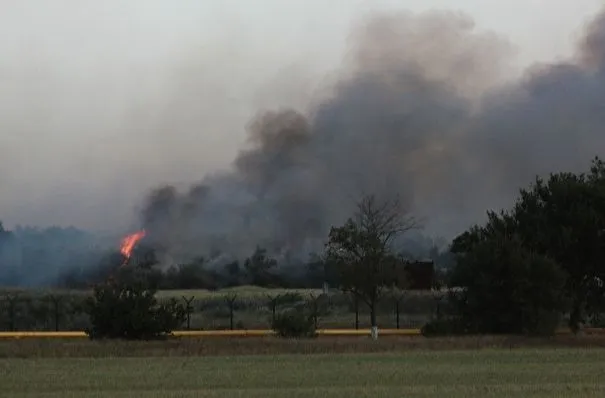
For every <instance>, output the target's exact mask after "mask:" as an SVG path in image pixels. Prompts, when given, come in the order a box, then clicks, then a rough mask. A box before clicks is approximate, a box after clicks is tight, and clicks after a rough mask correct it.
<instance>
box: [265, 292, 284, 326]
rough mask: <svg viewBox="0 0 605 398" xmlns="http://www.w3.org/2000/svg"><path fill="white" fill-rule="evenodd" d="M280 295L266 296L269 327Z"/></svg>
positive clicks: (273, 320)
mask: <svg viewBox="0 0 605 398" xmlns="http://www.w3.org/2000/svg"><path fill="white" fill-rule="evenodd" d="M280 297H281V295H279V294H278V295H277V296H271V295H269V294H267V298H268V299H269V303H268V304H269V309H270V310H271V327H273V324H274V323H275V312H276V310H277V302H278V300H279V298H280Z"/></svg>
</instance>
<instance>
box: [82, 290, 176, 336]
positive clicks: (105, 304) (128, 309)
mask: <svg viewBox="0 0 605 398" xmlns="http://www.w3.org/2000/svg"><path fill="white" fill-rule="evenodd" d="M155 293H156V292H155V290H154V289H150V288H148V287H146V286H145V285H144V284H143V283H141V282H129V283H125V282H117V281H110V282H108V283H106V284H102V285H97V286H95V289H94V295H93V297H91V298H89V299H88V300H87V302H86V312H87V313H88V315H89V316H90V322H91V325H92V326H91V328H90V329H89V330H87V331H86V333H87V334H88V335H89V337H90V338H92V339H98V338H110V339H128V340H150V339H157V338H160V337H163V336H165V335H166V334H168V333H170V332H171V331H172V330H174V329H175V328H178V327H179V326H180V325H181V324H182V323H183V322H184V321H185V319H186V310H185V308H184V307H183V305H181V304H178V303H177V300H176V299H171V300H168V301H166V302H164V303H162V304H159V303H158V302H157V300H156V298H155Z"/></svg>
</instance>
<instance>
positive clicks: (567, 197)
mask: <svg viewBox="0 0 605 398" xmlns="http://www.w3.org/2000/svg"><path fill="white" fill-rule="evenodd" d="M512 241H514V242H515V243H514V245H515V246H517V248H513V247H512V245H513V244H512V243H511V242H512ZM503 247H504V248H506V250H504V251H503V250H498V249H502V248H503ZM451 250H452V252H453V253H455V254H456V255H457V257H458V259H457V260H458V265H457V267H456V268H459V269H458V271H457V272H458V279H457V281H455V282H454V283H457V284H458V285H459V286H464V287H467V286H469V285H470V286H473V285H475V286H474V288H477V286H476V285H477V284H479V283H484V284H485V286H484V287H483V288H481V291H482V292H484V294H485V295H486V297H484V296H477V297H476V298H475V299H476V300H483V299H488V301H489V297H492V298H493V297H495V292H493V291H492V290H491V289H492V288H497V289H499V291H500V292H501V293H502V294H505V297H503V300H502V303H507V302H508V301H510V300H512V298H511V297H510V292H511V290H509V291H508V292H505V291H503V289H505V288H504V287H503V286H502V285H503V284H508V285H510V284H512V283H513V280H506V281H504V282H497V280H496V277H495V275H494V277H493V278H491V279H490V278H488V277H486V276H485V275H484V274H485V272H487V271H485V272H483V274H481V275H483V279H478V280H476V279H475V278H476V277H475V276H473V277H472V278H471V274H472V271H470V269H476V271H477V272H479V271H480V270H479V268H480V267H479V265H478V264H476V265H474V266H473V265H472V264H473V263H477V262H480V261H481V262H483V263H485V264H489V263H490V262H492V261H495V262H496V263H497V264H498V265H493V266H489V267H488V268H489V269H491V270H493V272H494V273H496V272H498V270H500V271H501V272H504V271H505V270H506V272H508V274H505V276H503V277H506V278H516V279H517V281H516V283H522V287H518V288H516V289H518V290H519V289H522V294H525V295H528V296H529V295H530V292H529V291H530V290H532V288H533V290H536V291H541V292H542V293H541V294H545V295H546V298H545V299H544V300H545V301H549V300H550V304H548V303H546V302H542V305H544V306H545V308H543V309H545V310H547V313H546V314H541V315H540V316H543V317H545V318H546V319H548V318H550V317H551V316H552V313H551V311H552V310H554V309H555V308H559V303H555V301H556V300H554V297H553V296H554V295H555V294H557V293H556V292H557V291H558V284H559V281H560V278H562V279H563V292H562V293H560V294H561V296H564V297H565V298H566V299H567V300H568V302H569V305H570V307H569V311H570V317H569V325H570V327H571V328H572V329H574V330H577V328H578V327H579V325H580V324H581V323H583V322H584V321H586V320H587V318H589V317H593V318H594V317H596V316H597V315H598V314H599V313H601V312H603V305H604V304H605V303H604V301H605V300H603V297H604V293H605V288H604V286H603V282H602V281H604V280H605V263H603V261H602V259H603V258H605V165H604V163H603V162H602V161H601V160H600V159H599V158H595V159H594V160H593V162H592V167H591V169H590V172H589V173H580V174H572V173H558V174H551V175H550V176H549V178H548V179H547V180H544V179H542V178H536V181H535V182H534V184H532V185H531V186H530V188H529V189H523V190H521V192H520V197H519V199H518V200H517V202H516V203H515V205H514V207H513V208H512V209H511V210H510V211H508V212H504V211H503V212H501V213H500V214H496V213H493V212H490V213H488V221H487V223H486V224H485V225H484V226H483V227H478V226H475V227H473V228H471V229H470V230H468V231H466V232H465V233H464V234H462V235H460V236H459V237H457V238H456V239H455V240H454V242H453V244H452V248H451ZM490 252H491V253H492V254H490ZM496 253H498V255H496ZM512 261H515V262H520V263H521V264H518V265H516V267H517V268H514V267H513V265H512V264H510V262H512ZM505 264H509V265H508V266H505ZM557 267H558V268H560V269H561V270H562V271H563V274H561V273H560V272H558V271H557V270H556V268H557ZM534 270H535V271H534ZM490 272H492V271H490ZM540 273H542V277H540V276H539V275H538V274H540ZM461 275H467V277H466V278H464V277H463V276H461ZM561 275H563V276H562V277H561ZM503 277H501V279H502V278H503ZM473 280H476V282H473ZM529 285H531V287H530V286H529ZM507 288H508V289H512V287H510V286H508V287H507ZM516 294H521V293H519V292H517V293H516ZM535 295H537V293H536V294H535ZM506 297H508V299H506ZM526 299H527V300H534V298H531V297H526ZM536 300H537V299H536ZM518 304H519V305H521V304H520V303H518ZM502 305H504V304H502ZM523 305H525V304H523ZM471 308H473V307H472V306H471ZM559 310H561V309H560V308H559ZM532 311H533V313H534V316H537V315H536V313H538V312H539V311H538V309H534V310H532ZM523 313H524V314H525V315H524V316H529V313H528V312H527V311H524V312H523ZM483 315H484V316H487V314H483ZM519 316H520V315H517V317H519ZM500 321H503V320H502V319H501V320H500ZM509 321H510V322H513V319H509ZM514 321H515V322H517V320H514ZM552 322H554V320H552ZM527 323H528V322H525V321H524V322H523V324H524V325H526V326H529V325H527ZM494 326H495V325H494ZM536 327H537V326H536V325H534V326H533V327H531V328H533V329H535V328H536ZM511 328H512V329H518V328H516V327H506V328H504V327H503V326H502V325H500V326H499V327H498V328H497V329H511ZM547 329H548V328H547Z"/></svg>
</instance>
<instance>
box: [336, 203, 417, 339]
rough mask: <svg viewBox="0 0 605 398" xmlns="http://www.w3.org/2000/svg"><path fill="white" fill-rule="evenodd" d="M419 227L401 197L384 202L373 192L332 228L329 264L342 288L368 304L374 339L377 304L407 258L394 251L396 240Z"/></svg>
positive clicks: (376, 334) (393, 282) (394, 282)
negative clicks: (407, 213) (400, 200)
mask: <svg viewBox="0 0 605 398" xmlns="http://www.w3.org/2000/svg"><path fill="white" fill-rule="evenodd" d="M416 227H417V223H416V221H415V219H414V218H413V217H409V216H406V215H405V213H404V211H403V210H402V208H401V205H400V203H399V201H398V200H387V201H383V202H380V201H378V200H377V199H376V197H375V196H373V195H369V196H364V197H363V198H362V199H361V200H360V201H359V202H358V204H357V211H356V213H355V215H354V217H353V218H349V219H348V220H347V221H346V223H345V224H344V225H343V226H341V227H332V228H331V229H330V234H329V240H328V243H327V244H326V255H325V257H326V265H327V266H328V267H329V268H330V269H331V272H333V273H334V275H335V276H336V279H337V281H338V283H339V284H340V287H341V289H342V290H344V291H345V292H350V293H352V294H353V295H355V296H356V297H357V298H358V299H359V300H361V301H363V302H364V303H366V304H367V305H368V307H369V309H370V322H371V326H372V338H374V339H376V338H377V337H378V325H377V323H376V304H377V302H378V300H379V299H380V297H381V295H382V294H383V292H384V291H385V289H387V288H389V287H392V286H393V285H395V284H396V282H397V277H396V273H397V267H398V266H400V265H401V264H402V261H403V260H402V259H401V258H399V257H398V256H397V255H396V254H395V252H394V251H393V247H392V244H393V241H394V239H395V238H397V237H398V236H400V235H401V234H403V233H405V232H406V231H409V230H411V229H413V228H416Z"/></svg>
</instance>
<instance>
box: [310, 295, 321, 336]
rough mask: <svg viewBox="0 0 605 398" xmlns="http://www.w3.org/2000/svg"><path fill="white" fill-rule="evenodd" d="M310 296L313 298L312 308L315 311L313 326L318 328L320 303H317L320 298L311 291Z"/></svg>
mask: <svg viewBox="0 0 605 398" xmlns="http://www.w3.org/2000/svg"><path fill="white" fill-rule="evenodd" d="M310 298H311V306H312V309H311V310H312V311H313V326H314V327H315V329H317V318H318V315H319V305H318V303H317V300H319V297H317V296H315V295H314V294H313V293H311V295H310Z"/></svg>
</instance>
